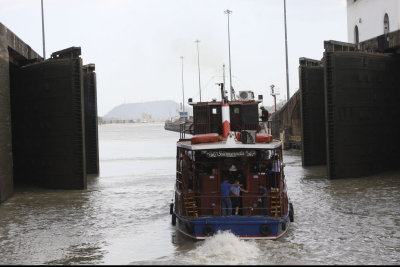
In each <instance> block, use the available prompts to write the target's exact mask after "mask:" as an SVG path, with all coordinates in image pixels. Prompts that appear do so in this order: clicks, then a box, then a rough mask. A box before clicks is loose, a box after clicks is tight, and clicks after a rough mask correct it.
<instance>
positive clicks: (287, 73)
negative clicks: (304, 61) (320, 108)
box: [283, 0, 290, 102]
mask: <svg viewBox="0 0 400 267" xmlns="http://www.w3.org/2000/svg"><path fill="white" fill-rule="evenodd" d="M283 8H284V16H285V48H286V89H287V101H288V102H289V98H290V95H289V67H288V48H287V29H286V0H283Z"/></svg>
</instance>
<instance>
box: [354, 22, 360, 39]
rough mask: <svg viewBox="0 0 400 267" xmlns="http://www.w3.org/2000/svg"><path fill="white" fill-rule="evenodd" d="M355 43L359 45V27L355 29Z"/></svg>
mask: <svg viewBox="0 0 400 267" xmlns="http://www.w3.org/2000/svg"><path fill="white" fill-rule="evenodd" d="M354 43H355V44H358V43H359V32H358V26H357V25H356V26H355V27H354Z"/></svg>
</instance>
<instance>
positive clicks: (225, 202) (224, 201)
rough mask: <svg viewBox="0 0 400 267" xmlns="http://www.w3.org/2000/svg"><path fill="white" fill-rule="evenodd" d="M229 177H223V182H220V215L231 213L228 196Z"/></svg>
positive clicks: (229, 188) (229, 187) (230, 203)
mask: <svg viewBox="0 0 400 267" xmlns="http://www.w3.org/2000/svg"><path fill="white" fill-rule="evenodd" d="M228 181H229V179H228V178H226V177H225V178H224V182H223V183H222V184H221V196H222V198H221V207H222V216H231V215H232V202H231V197H230V192H231V187H232V184H230V183H228Z"/></svg>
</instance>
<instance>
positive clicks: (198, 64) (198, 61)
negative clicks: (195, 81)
mask: <svg viewBox="0 0 400 267" xmlns="http://www.w3.org/2000/svg"><path fill="white" fill-rule="evenodd" d="M194 42H195V43H196V44H197V67H198V68H199V93H200V102H201V84H200V53H199V43H200V41H199V40H196V41H194Z"/></svg>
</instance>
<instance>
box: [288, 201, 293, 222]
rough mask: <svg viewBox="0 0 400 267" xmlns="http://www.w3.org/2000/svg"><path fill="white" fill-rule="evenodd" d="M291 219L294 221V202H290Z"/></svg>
mask: <svg viewBox="0 0 400 267" xmlns="http://www.w3.org/2000/svg"><path fill="white" fill-rule="evenodd" d="M289 219H290V222H294V209H293V204H292V203H289Z"/></svg>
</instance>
